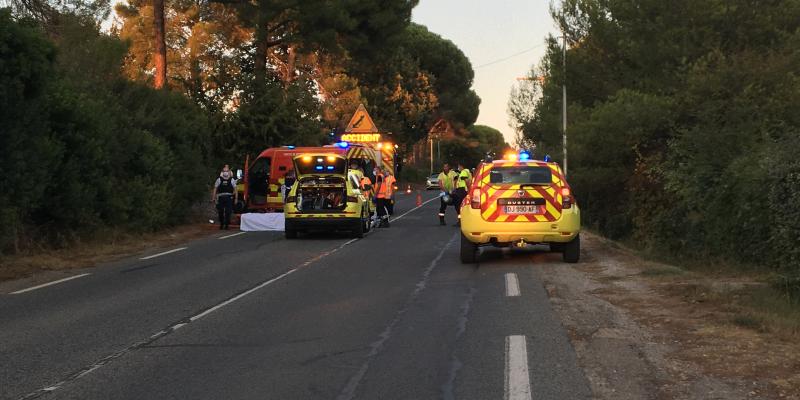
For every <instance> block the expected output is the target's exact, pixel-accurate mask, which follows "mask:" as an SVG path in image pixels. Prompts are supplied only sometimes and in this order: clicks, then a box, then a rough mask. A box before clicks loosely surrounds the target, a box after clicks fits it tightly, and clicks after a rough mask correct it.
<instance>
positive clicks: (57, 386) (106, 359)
mask: <svg viewBox="0 0 800 400" xmlns="http://www.w3.org/2000/svg"><path fill="white" fill-rule="evenodd" d="M356 240H357V239H352V240H349V241H347V242H345V243H343V244H342V245H340V246H339V247H336V248H334V249H331V250H328V251H326V252H324V253H322V254H320V255H318V256H316V257H313V258H311V259H309V260H308V261H306V262H304V263H302V264H300V265H299V266H297V267H295V268H293V269H291V270H289V271H287V272H284V273H283V274H281V275H278V276H277V277H275V278H272V279H270V280H268V281H266V282H263V283H261V284H259V285H257V286H255V287H253V288H251V289H248V290H246V291H244V292H242V293H240V294H238V295H236V296H234V297H231V298H229V299H228V300H225V301H223V302H221V303H218V304H216V305H215V306H213V307H210V308H208V309H206V310H204V311H202V312H200V313H197V314H195V315H194V316H192V317H189V318H185V319H182V320H181V321H180V322H178V323H176V324H174V325H172V326H170V327H169V328H166V329H162V330H160V331H158V332H156V333H154V334H152V335H150V337H149V338H147V339H145V340H142V341H139V342H136V343H134V344H132V345H130V346H128V347H126V348H124V349H122V350H120V351H118V352H116V353H113V354H111V355H108V356H106V357H104V358H102V359H100V360H98V361H96V362H95V363H94V364H92V365H91V366H89V367H87V368H84V369H81V370H80V371H78V372H76V373H73V374H71V375H70V376H68V377H66V378H64V379H62V380H61V381H60V382H58V383H56V384H54V385H51V386H47V387H45V388H42V389H39V390H36V391H34V392H31V393H29V394H27V395H25V396H23V397H22V399H34V398H38V397H40V396H42V395H43V394H45V393H49V392H53V391H56V390H58V389H60V388H61V387H63V386H64V385H66V384H67V383H70V382H73V381H75V380H78V379H80V378H82V377H84V376H86V375H87V374H89V373H91V372H93V371H95V370H97V369H99V368H101V367H103V366H105V365H107V364H108V363H110V362H111V361H114V360H116V359H117V358H120V357H122V356H124V355H125V354H127V353H129V352H131V351H133V350H136V349H139V348H141V347H143V346H146V345H148V344H150V343H152V342H154V341H156V340H158V339H160V338H162V337H164V336H166V335H169V334H170V333H172V332H175V331H176V330H178V329H181V328H183V327H184V326H186V325H188V324H190V323H192V322H194V321H197V320H198V319H200V318H203V317H205V316H207V315H209V314H211V313H213V312H214V311H217V310H219V309H220V308H222V307H225V306H226V305H229V304H231V303H233V302H235V301H237V300H240V299H241V298H243V297H245V296H247V295H249V294H252V293H253V292H255V291H257V290H259V289H261V288H263V287H265V286H268V285H270V284H272V283H275V282H277V281H279V280H281V279H283V278H285V277H287V276H288V275H290V274H292V273H294V272H295V271H298V270H300V269H302V268H305V267H308V266H309V265H310V264H312V263H314V262H316V261H319V260H320V259H322V258H324V257H327V256H329V255H331V254H333V253H336V252H337V251H339V250H341V249H343V248H345V247H346V246H348V245H350V244H352V243H353V242H355V241H356Z"/></svg>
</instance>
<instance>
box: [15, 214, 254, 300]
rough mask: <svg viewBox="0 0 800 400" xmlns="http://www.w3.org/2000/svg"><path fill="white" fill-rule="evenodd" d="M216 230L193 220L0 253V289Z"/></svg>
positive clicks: (26, 283) (91, 265) (73, 271)
mask: <svg viewBox="0 0 800 400" xmlns="http://www.w3.org/2000/svg"><path fill="white" fill-rule="evenodd" d="M237 228H238V227H237ZM231 229H232V230H231V231H230V232H231V233H235V232H236V230H234V227H233V226H232V227H231ZM217 232H220V231H219V230H218V227H217V226H214V225H211V224H209V223H204V224H203V223H197V224H190V225H182V226H177V227H175V228H172V229H169V230H167V231H164V232H159V233H153V234H146V235H145V234H138V235H134V234H125V233H116V234H109V235H107V237H105V238H104V239H102V240H101V239H97V240H92V241H87V242H83V243H76V244H75V245H73V246H70V247H69V248H65V249H59V250H52V249H41V250H39V251H35V252H31V253H30V254H24V255H15V256H7V257H0V292H2V289H3V288H7V287H17V286H20V285H22V286H25V285H31V284H38V283H42V282H48V281H52V280H55V279H59V278H63V277H66V276H70V275H73V274H74V273H75V270H78V269H86V268H92V267H95V266H97V265H98V264H102V263H107V262H112V261H115V260H119V259H122V258H126V257H130V256H133V255H136V254H140V253H142V252H144V251H145V250H148V249H157V248H165V247H169V246H174V245H176V244H179V243H185V242H187V241H189V240H193V239H197V238H201V237H205V236H209V235H211V234H214V233H217ZM12 281H13V282H12Z"/></svg>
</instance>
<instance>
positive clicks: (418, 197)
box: [417, 190, 422, 207]
mask: <svg viewBox="0 0 800 400" xmlns="http://www.w3.org/2000/svg"><path fill="white" fill-rule="evenodd" d="M421 205H422V193H420V192H419V190H417V207H419V206H421Z"/></svg>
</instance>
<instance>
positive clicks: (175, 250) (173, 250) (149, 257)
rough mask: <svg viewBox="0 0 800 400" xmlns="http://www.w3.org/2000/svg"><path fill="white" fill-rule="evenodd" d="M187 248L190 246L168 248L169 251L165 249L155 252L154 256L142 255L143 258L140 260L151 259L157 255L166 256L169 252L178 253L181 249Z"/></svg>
mask: <svg viewBox="0 0 800 400" xmlns="http://www.w3.org/2000/svg"><path fill="white" fill-rule="evenodd" d="M186 249H188V247H178V248H177V249H172V250H168V251H165V252H163V253H158V254H153V255H152V256H147V257H142V258H140V260H149V259H151V258H156V257H161V256H165V255H167V254H172V253H177V252H179V251H183V250H186Z"/></svg>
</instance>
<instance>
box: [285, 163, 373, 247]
mask: <svg viewBox="0 0 800 400" xmlns="http://www.w3.org/2000/svg"><path fill="white" fill-rule="evenodd" d="M347 161H348V160H347V158H346V157H345V156H344V155H342V154H336V153H334V152H327V153H307V154H300V155H296V156H295V157H294V158H293V160H292V162H293V165H294V169H295V171H296V173H297V181H296V182H295V183H294V185H293V186H292V188H291V190H290V191H289V195H288V196H287V198H286V204H285V205H284V216H285V228H284V229H285V233H286V238H287V239H294V238H296V237H297V235H298V233H300V232H306V231H312V230H320V231H340V230H346V231H349V232H351V233H352V234H353V236H355V237H358V238H361V237H364V234H365V233H366V232H368V231H369V230H370V214H371V213H372V210H371V208H370V200H369V198H368V197H367V196H366V194H365V192H364V191H363V190H362V188H361V185H360V182H356V181H355V179H352V178H351V176H353V175H352V174H350V173H349V171H348V168H349V166H348V162H347Z"/></svg>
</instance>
